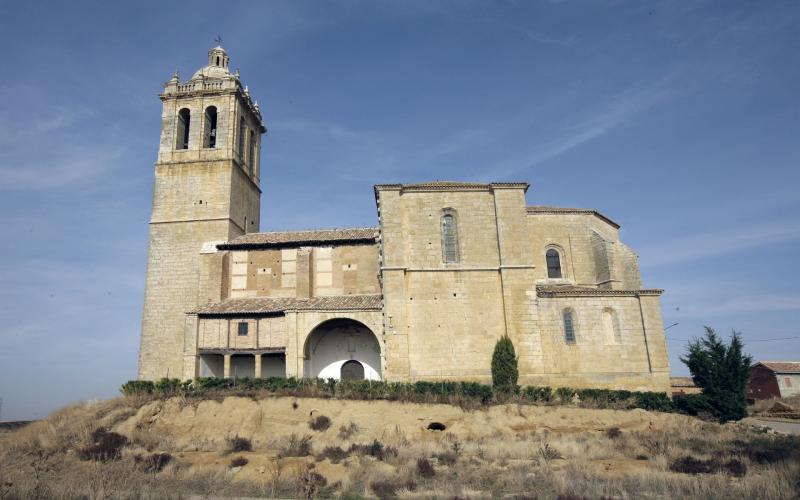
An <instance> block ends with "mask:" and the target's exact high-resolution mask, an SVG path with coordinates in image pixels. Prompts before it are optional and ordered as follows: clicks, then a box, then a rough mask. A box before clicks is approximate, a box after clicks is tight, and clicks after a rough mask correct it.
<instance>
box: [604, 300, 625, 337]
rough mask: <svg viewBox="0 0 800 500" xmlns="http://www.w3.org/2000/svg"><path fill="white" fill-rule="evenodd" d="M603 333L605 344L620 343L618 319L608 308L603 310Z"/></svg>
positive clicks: (620, 335)
mask: <svg viewBox="0 0 800 500" xmlns="http://www.w3.org/2000/svg"><path fill="white" fill-rule="evenodd" d="M603 331H604V332H605V334H606V342H608V343H609V344H621V343H622V331H620V329H619V318H617V313H616V311H614V310H613V309H611V308H610V307H606V308H605V309H603Z"/></svg>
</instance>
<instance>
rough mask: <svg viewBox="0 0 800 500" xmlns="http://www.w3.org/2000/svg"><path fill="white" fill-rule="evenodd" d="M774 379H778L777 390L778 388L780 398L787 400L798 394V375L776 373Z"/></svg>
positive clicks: (799, 390)
mask: <svg viewBox="0 0 800 500" xmlns="http://www.w3.org/2000/svg"><path fill="white" fill-rule="evenodd" d="M775 377H776V378H777V379H778V388H780V391H781V397H782V398H788V397H789V396H794V395H795V394H800V375H798V374H792V373H776V374H775ZM787 379H788V383H787Z"/></svg>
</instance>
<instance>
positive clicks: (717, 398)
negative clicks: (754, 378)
mask: <svg viewBox="0 0 800 500" xmlns="http://www.w3.org/2000/svg"><path fill="white" fill-rule="evenodd" d="M705 329H706V336H705V338H703V339H697V340H693V341H691V342H689V345H688V346H687V350H688V353H687V355H686V356H685V357H681V358H680V359H681V361H682V362H683V363H684V364H686V366H688V367H689V370H690V371H691V372H692V380H694V383H695V384H696V385H697V386H698V387H701V388H702V389H703V395H705V396H706V397H707V398H708V403H709V405H710V407H711V408H712V411H713V415H714V417H716V418H717V420H719V421H720V422H726V421H728V420H739V419H742V418H744V417H746V416H747V400H746V399H745V389H746V387H747V380H748V378H749V377H750V365H751V364H752V362H753V358H752V357H750V356H749V355H747V354H745V353H744V351H743V347H744V346H743V344H742V340H741V338H740V337H739V334H738V333H737V332H735V331H734V332H733V335H732V337H731V341H730V344H728V345H727V346H726V345H725V343H724V342H723V341H722V340H721V339H720V338H719V337H718V336H717V334H716V332H715V331H714V329H713V328H711V327H708V326H707V327H705Z"/></svg>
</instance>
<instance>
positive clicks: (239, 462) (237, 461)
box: [231, 456, 249, 467]
mask: <svg viewBox="0 0 800 500" xmlns="http://www.w3.org/2000/svg"><path fill="white" fill-rule="evenodd" d="M248 461H249V460H247V459H246V458H244V457H241V456H240V457H233V458H232V459H231V467H244V466H245V465H247V462H248Z"/></svg>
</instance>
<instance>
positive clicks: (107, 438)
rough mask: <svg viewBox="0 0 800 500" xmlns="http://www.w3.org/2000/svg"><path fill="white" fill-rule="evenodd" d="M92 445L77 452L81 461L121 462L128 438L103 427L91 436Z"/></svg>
mask: <svg viewBox="0 0 800 500" xmlns="http://www.w3.org/2000/svg"><path fill="white" fill-rule="evenodd" d="M91 440H92V443H91V444H89V445H87V446H83V447H81V448H79V449H78V450H77V452H78V458H80V459H81V460H95V461H99V462H107V461H110V460H119V457H120V455H121V453H122V447H123V446H125V445H126V444H128V438H126V437H125V436H123V435H122V434H117V433H116V432H109V431H107V430H106V429H104V428H103V427H100V428H99V429H96V430H95V431H94V432H92V435H91Z"/></svg>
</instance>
